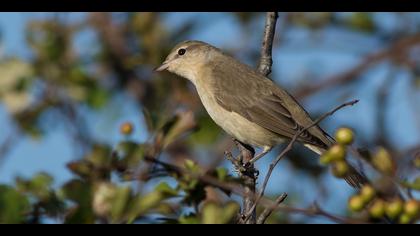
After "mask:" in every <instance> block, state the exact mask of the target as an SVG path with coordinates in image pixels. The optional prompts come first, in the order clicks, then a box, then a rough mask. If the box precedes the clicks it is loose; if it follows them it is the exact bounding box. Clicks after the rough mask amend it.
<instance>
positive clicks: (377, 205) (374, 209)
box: [369, 199, 385, 218]
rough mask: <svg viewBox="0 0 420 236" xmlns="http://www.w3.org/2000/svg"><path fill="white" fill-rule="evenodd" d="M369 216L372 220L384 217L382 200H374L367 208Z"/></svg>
mask: <svg viewBox="0 0 420 236" xmlns="http://www.w3.org/2000/svg"><path fill="white" fill-rule="evenodd" d="M369 215H370V216H371V217H373V218H381V217H383V216H384V215H385V202H384V200H382V199H376V200H375V201H374V202H373V204H372V206H370V208H369Z"/></svg>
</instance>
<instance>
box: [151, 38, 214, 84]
mask: <svg viewBox="0 0 420 236" xmlns="http://www.w3.org/2000/svg"><path fill="white" fill-rule="evenodd" d="M216 51H218V49H217V48H215V47H213V46H211V45H210V44H207V43H205V42H201V41H195V40H194V41H184V42H181V43H179V44H177V45H176V46H175V47H174V48H173V49H172V50H171V52H170V53H169V55H168V56H167V57H166V59H165V61H164V62H163V63H162V65H160V66H159V67H157V68H156V69H155V71H164V70H168V71H169V72H172V73H175V74H177V75H179V76H182V77H184V78H187V79H189V80H191V81H193V82H194V80H195V78H196V76H197V73H198V70H200V69H201V68H202V66H204V65H206V64H207V62H209V61H210V60H211V58H212V57H214V52H216Z"/></svg>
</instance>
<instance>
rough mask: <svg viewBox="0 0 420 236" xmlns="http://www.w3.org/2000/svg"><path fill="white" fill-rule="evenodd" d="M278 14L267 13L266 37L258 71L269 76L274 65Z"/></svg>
mask: <svg viewBox="0 0 420 236" xmlns="http://www.w3.org/2000/svg"><path fill="white" fill-rule="evenodd" d="M277 18H278V13H277V12H267V16H266V18H265V19H266V20H265V29H264V37H263V41H262V46H261V57H260V62H259V64H258V71H259V72H260V73H261V74H263V75H265V76H267V75H269V74H270V73H271V66H272V65H273V55H272V52H273V41H274V34H275V32H276V22H277Z"/></svg>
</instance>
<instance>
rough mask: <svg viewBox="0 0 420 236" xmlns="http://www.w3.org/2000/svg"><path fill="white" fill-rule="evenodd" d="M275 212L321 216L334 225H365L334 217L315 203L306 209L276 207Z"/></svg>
mask: <svg viewBox="0 0 420 236" xmlns="http://www.w3.org/2000/svg"><path fill="white" fill-rule="evenodd" d="M275 210H277V211H282V212H288V213H297V214H303V215H307V216H323V217H325V218H327V219H330V220H331V221H333V222H336V223H344V224H365V223H366V222H364V221H361V220H357V219H352V218H346V217H341V216H336V215H333V214H330V213H328V212H326V211H324V210H323V209H321V208H320V207H319V206H318V205H317V204H316V203H314V204H313V206H312V207H310V208H307V209H302V208H296V207H288V206H278V207H277V208H276V209H275Z"/></svg>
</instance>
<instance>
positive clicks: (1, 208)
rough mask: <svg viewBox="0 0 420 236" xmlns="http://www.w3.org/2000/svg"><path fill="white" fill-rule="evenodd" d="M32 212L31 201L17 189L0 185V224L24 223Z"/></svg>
mask: <svg viewBox="0 0 420 236" xmlns="http://www.w3.org/2000/svg"><path fill="white" fill-rule="evenodd" d="M29 210H30V205H29V200H28V199H27V198H26V197H25V196H24V195H22V194H21V193H19V192H17V191H16V190H15V189H13V188H11V187H9V186H6V185H0V223H2V224H16V223H24V221H25V213H27V212H28V211H29Z"/></svg>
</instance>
